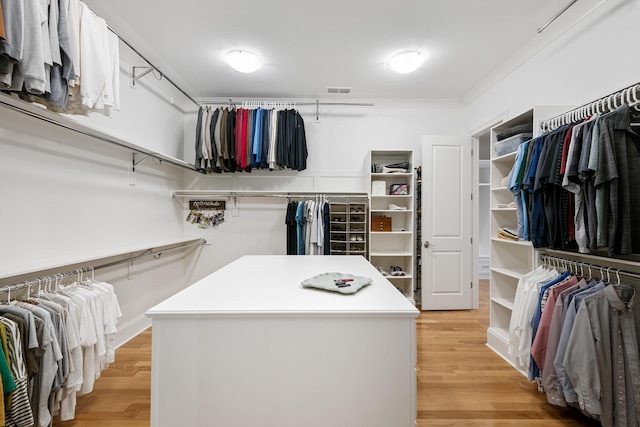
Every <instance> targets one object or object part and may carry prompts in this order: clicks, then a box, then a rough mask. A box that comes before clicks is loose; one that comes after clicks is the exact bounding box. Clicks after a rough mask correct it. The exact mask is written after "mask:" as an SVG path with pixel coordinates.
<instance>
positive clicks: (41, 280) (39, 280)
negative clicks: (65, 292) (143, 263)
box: [0, 239, 207, 293]
mask: <svg viewBox="0 0 640 427" xmlns="http://www.w3.org/2000/svg"><path fill="white" fill-rule="evenodd" d="M205 243H207V241H206V240H205V239H198V241H196V242H190V243H184V244H182V245H179V246H174V247H171V248H168V249H162V250H159V251H157V252H154V251H153V248H151V249H149V250H147V251H146V252H145V253H143V254H141V255H137V256H132V257H128V258H125V259H121V260H118V261H112V262H107V263H104V264H99V265H96V266H89V267H83V268H78V269H76V270H71V271H66V272H64V273H58V274H54V275H50V276H44V277H39V278H37V279H33V280H29V281H26V282H20V283H16V284H12V285H6V286H2V287H0V293H5V292H12V291H17V290H20V289H26V288H28V287H31V286H35V285H39V284H41V283H44V282H46V281H49V280H56V279H65V278H68V277H73V276H76V275H78V274H81V273H88V272H91V271H95V270H100V269H103V268H109V267H113V266H116V265H119V264H124V263H130V262H133V261H136V260H139V259H142V258H146V257H150V256H153V257H155V258H156V259H159V258H160V257H161V256H162V254H164V253H167V252H173V251H177V250H182V249H187V248H190V247H193V246H201V245H204V244H205Z"/></svg>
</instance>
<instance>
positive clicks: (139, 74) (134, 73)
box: [131, 66, 163, 87]
mask: <svg viewBox="0 0 640 427" xmlns="http://www.w3.org/2000/svg"><path fill="white" fill-rule="evenodd" d="M153 71H158V70H156V69H155V68H153V67H147V66H134V67H131V86H133V87H135V85H136V82H137V81H138V80H140V79H141V78H143V77H144V76H146V75H147V74H149V73H151V72H153ZM158 73H159V74H160V77H157V76H156V78H157V79H158V80H162V77H163V75H162V72H160V71H158Z"/></svg>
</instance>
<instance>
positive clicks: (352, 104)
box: [202, 98, 375, 107]
mask: <svg viewBox="0 0 640 427" xmlns="http://www.w3.org/2000/svg"><path fill="white" fill-rule="evenodd" d="M243 102H246V103H250V104H255V105H260V106H262V105H266V106H276V105H291V106H295V107H298V106H341V107H375V104H374V103H373V102H324V101H319V100H316V101H300V102H298V101H286V100H250V99H244V100H242V101H234V100H233V99H231V98H229V99H224V100H223V99H213V100H206V101H203V102H202V105H229V104H231V105H242V103H243Z"/></svg>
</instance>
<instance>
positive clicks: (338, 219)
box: [331, 216, 344, 222]
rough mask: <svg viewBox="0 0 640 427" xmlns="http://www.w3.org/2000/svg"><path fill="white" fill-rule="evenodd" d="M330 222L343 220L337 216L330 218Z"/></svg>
mask: <svg viewBox="0 0 640 427" xmlns="http://www.w3.org/2000/svg"><path fill="white" fill-rule="evenodd" d="M331 221H333V222H344V218H340V217H339V216H337V217H335V218H332V219H331Z"/></svg>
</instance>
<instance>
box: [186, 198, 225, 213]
mask: <svg viewBox="0 0 640 427" xmlns="http://www.w3.org/2000/svg"><path fill="white" fill-rule="evenodd" d="M225 206H226V202H225V201H224V200H189V209H190V210H192V211H223V210H225Z"/></svg>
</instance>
